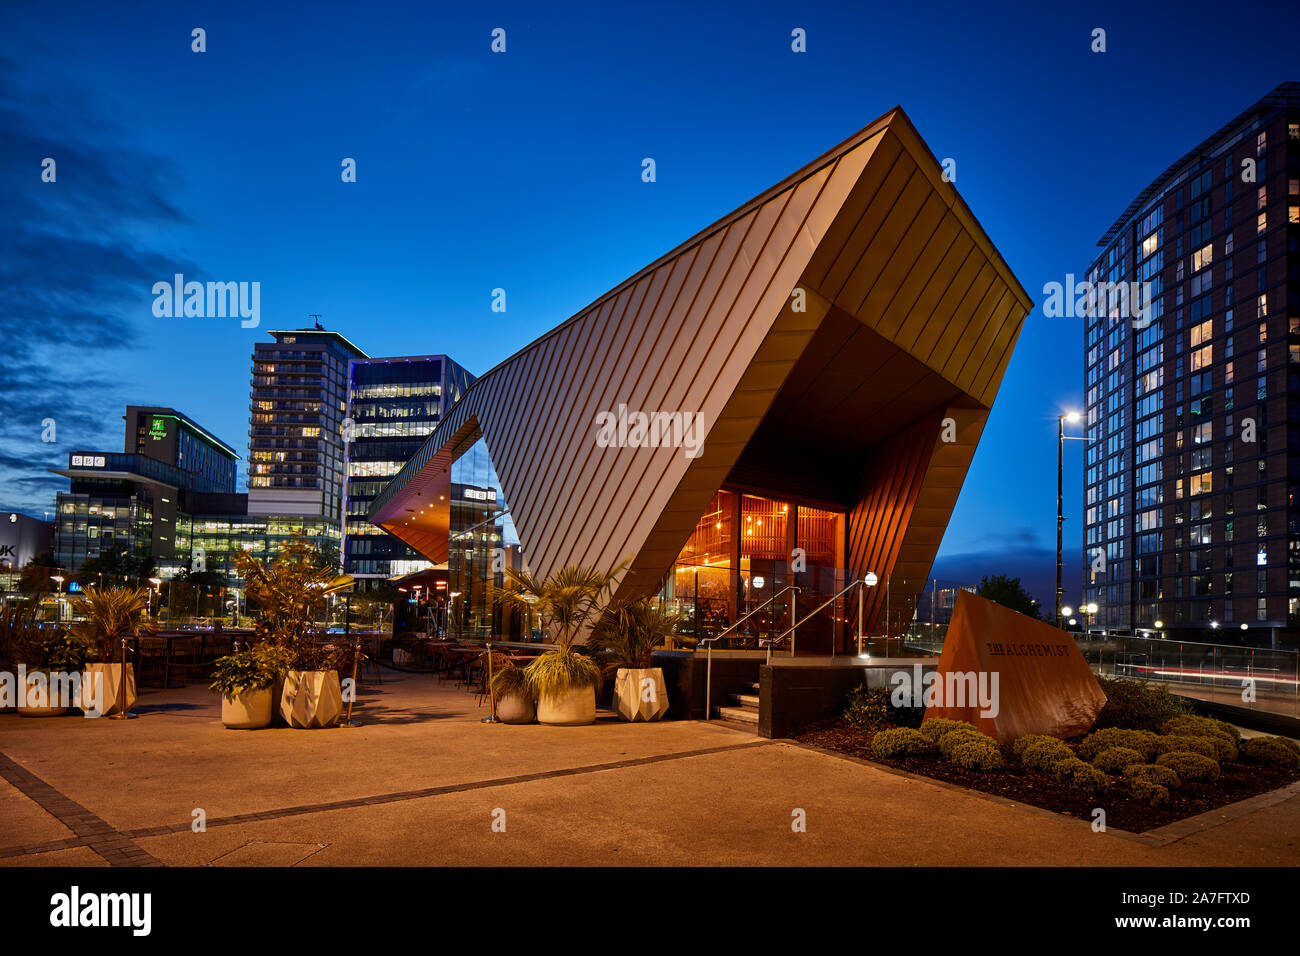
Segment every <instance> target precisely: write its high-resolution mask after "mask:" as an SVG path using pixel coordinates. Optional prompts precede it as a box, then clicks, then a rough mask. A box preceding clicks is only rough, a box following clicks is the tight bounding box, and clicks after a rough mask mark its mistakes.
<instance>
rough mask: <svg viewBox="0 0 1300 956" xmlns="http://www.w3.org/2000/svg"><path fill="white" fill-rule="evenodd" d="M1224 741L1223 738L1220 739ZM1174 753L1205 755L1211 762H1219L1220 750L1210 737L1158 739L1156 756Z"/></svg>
mask: <svg viewBox="0 0 1300 956" xmlns="http://www.w3.org/2000/svg"><path fill="white" fill-rule="evenodd" d="M1220 739H1222V738H1220ZM1172 753H1192V754H1204V755H1205V756H1206V757H1209V758H1210V759H1211V760H1218V759H1219V758H1218V749H1217V748H1216V747H1215V746H1214V740H1213V738H1210V737H1173V736H1170V737H1157V738H1156V755H1157V756H1158V755H1160V754H1172Z"/></svg>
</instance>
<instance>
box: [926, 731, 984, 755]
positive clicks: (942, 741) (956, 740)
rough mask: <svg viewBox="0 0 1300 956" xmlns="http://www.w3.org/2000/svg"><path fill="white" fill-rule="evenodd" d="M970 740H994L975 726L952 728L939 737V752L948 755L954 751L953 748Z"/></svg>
mask: <svg viewBox="0 0 1300 956" xmlns="http://www.w3.org/2000/svg"><path fill="white" fill-rule="evenodd" d="M968 740H992V738H991V737H986V736H984V735H983V734H982V733H980V732H979V731H978V730H976V729H975V728H974V727H968V728H967V729H966V730H950V731H948V733H946V734H944V735H943V736H942V737H940V738H939V753H941V754H943V755H944V756H945V757H947V756H949V755H950V754H951V753H952V748H954V747H956V746H957V745H958V744H961V743H965V742H966V741H968Z"/></svg>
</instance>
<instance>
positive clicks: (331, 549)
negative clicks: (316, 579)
mask: <svg viewBox="0 0 1300 956" xmlns="http://www.w3.org/2000/svg"><path fill="white" fill-rule="evenodd" d="M310 543H311V545H312V546H313V547H315V549H316V557H315V558H314V559H313V560H312V564H314V565H315V566H316V567H318V568H320V569H322V570H324V571H333V572H334V573H335V574H337V573H338V571H339V567H340V565H341V560H342V559H341V558H340V556H339V543H338V541H337V540H336V539H334V538H324V537H322V538H317V539H315V540H314V541H311V542H310Z"/></svg>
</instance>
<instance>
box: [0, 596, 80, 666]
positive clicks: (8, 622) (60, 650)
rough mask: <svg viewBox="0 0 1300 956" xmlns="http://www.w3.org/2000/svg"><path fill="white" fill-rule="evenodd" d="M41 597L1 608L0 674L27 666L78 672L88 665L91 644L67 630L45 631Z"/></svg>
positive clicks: (58, 628)
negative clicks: (41, 611) (19, 665)
mask: <svg viewBox="0 0 1300 956" xmlns="http://www.w3.org/2000/svg"><path fill="white" fill-rule="evenodd" d="M39 610H40V599H39V597H33V598H28V599H26V600H24V601H12V602H6V603H5V604H4V606H3V607H2V608H0V670H3V671H6V672H10V671H13V670H14V669H15V668H16V666H17V665H18V664H25V665H27V668H28V669H29V670H31V671H38V670H39V671H77V670H80V669H81V667H82V665H83V664H84V663H85V661H86V656H87V652H88V651H89V646H88V642H87V641H86V640H85V639H84V638H82V637H81V636H80V635H77V634H73V633H71V632H70V631H68V629H67V628H64V627H53V628H48V627H42V626H41V623H40V621H38V620H37V616H38V614H39Z"/></svg>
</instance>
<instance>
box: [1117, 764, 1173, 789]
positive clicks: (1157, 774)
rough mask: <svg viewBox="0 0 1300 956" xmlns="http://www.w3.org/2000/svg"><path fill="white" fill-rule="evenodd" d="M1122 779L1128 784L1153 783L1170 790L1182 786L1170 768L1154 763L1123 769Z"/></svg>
mask: <svg viewBox="0 0 1300 956" xmlns="http://www.w3.org/2000/svg"><path fill="white" fill-rule="evenodd" d="M1124 777H1125V778H1126V779H1127V780H1129V781H1130V782H1133V781H1135V780H1141V781H1142V782H1143V783H1155V784H1159V785H1160V786H1162V787H1165V788H1167V789H1171V790H1172V789H1173V788H1174V787H1179V786H1182V783H1183V781H1182V780H1180V779H1179V777H1178V774H1177V773H1176V772H1175V771H1174V769H1173V768H1172V767H1162V766H1160V765H1159V764H1154V763H1147V764H1134V765H1133V766H1131V767H1125V768H1124Z"/></svg>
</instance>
